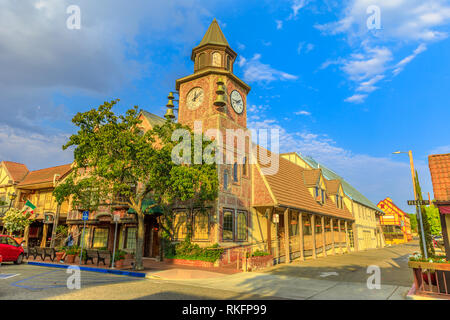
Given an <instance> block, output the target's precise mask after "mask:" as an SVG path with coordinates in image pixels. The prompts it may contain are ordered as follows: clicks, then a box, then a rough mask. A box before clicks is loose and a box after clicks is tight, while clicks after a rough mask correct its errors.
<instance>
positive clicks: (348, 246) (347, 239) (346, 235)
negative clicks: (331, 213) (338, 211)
mask: <svg viewBox="0 0 450 320" xmlns="http://www.w3.org/2000/svg"><path fill="white" fill-rule="evenodd" d="M344 225H345V244H346V246H347V253H349V252H350V241H349V240H350V239H349V238H348V234H347V232H348V228H347V220H345V222H344Z"/></svg>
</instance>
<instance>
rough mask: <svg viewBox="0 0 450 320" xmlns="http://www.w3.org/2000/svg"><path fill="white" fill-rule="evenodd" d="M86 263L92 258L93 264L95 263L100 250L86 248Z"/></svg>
mask: <svg viewBox="0 0 450 320" xmlns="http://www.w3.org/2000/svg"><path fill="white" fill-rule="evenodd" d="M83 258H84V259H83V260H84V264H87V262H88V261H89V260H90V261H92V264H94V258H98V250H95V249H86V251H85V255H84V257H83ZM97 265H98V264H97Z"/></svg>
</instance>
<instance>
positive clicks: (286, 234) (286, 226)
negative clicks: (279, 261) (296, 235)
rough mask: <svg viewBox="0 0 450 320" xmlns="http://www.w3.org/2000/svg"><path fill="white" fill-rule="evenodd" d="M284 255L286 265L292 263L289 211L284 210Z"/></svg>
mask: <svg viewBox="0 0 450 320" xmlns="http://www.w3.org/2000/svg"><path fill="white" fill-rule="evenodd" d="M284 254H285V256H286V263H290V262H291V251H290V250H289V209H286V210H284Z"/></svg>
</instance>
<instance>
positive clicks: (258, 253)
mask: <svg viewBox="0 0 450 320" xmlns="http://www.w3.org/2000/svg"><path fill="white" fill-rule="evenodd" d="M268 255H270V253H268V252H266V251H262V250H256V251H255V252H253V253H252V257H264V256H268Z"/></svg>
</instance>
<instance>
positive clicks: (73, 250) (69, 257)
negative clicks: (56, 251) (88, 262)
mask: <svg viewBox="0 0 450 320" xmlns="http://www.w3.org/2000/svg"><path fill="white" fill-rule="evenodd" d="M79 252H80V250H79V249H78V247H75V246H72V247H69V248H68V249H66V262H67V263H74V262H75V257H76V256H77V255H78V253H79Z"/></svg>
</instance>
